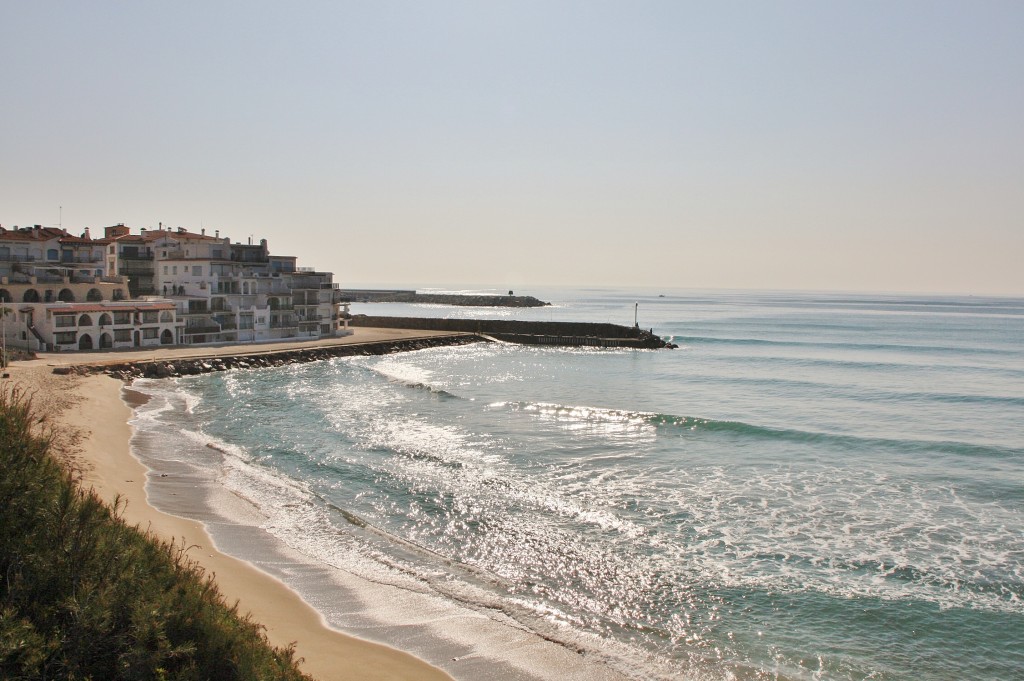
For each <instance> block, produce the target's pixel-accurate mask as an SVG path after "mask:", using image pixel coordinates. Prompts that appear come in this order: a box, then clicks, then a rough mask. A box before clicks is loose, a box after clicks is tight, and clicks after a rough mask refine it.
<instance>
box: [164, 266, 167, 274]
mask: <svg viewBox="0 0 1024 681" xmlns="http://www.w3.org/2000/svg"><path fill="white" fill-rule="evenodd" d="M164 274H167V265H164Z"/></svg>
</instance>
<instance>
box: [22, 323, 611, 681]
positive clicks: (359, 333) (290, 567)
mask: <svg viewBox="0 0 1024 681" xmlns="http://www.w3.org/2000/svg"><path fill="white" fill-rule="evenodd" d="M442 336H444V337H451V336H452V334H451V333H450V332H430V331H427V332H424V331H413V330H404V329H372V328H359V329H356V330H355V333H354V334H353V335H352V336H348V337H344V338H341V339H330V340H325V341H312V342H301V341H300V342H286V343H275V344H273V345H272V346H267V345H264V346H261V347H260V350H261V351H263V352H267V351H271V352H285V353H290V352H292V351H300V352H307V353H308V352H310V351H316V348H317V347H323V346H335V345H349V344H355V345H359V344H381V343H384V344H387V343H391V342H395V341H397V343H396V346H399V347H402V348H404V349H409V350H412V349H416V348H415V347H413V345H412V342H413V341H416V340H417V339H430V338H433V339H435V340H436V339H437V338H438V337H442ZM251 349H252V347H251V346H217V347H212V348H211V347H204V348H201V349H197V348H180V347H179V348H168V349H165V350H164V352H163V353H160V352H159V351H156V352H154V351H152V350H140V351H138V352H125V351H120V352H114V353H96V352H90V353H75V354H72V353H64V354H45V355H42V356H40V358H39V359H37V360H28V361H22V362H18V363H16V364H14V365H12V367H11V369H10V373H11V376H10V379H9V382H10V383H23V384H24V383H25V382H26V379H27V380H28V381H29V382H30V383H31V384H32V385H31V386H30V388H33V389H36V390H38V391H39V392H38V393H37V395H38V396H40V397H43V398H44V401H48V402H49V403H50V405H49V406H45V405H37V407H42V409H43V410H45V412H46V413H48V414H51V415H52V417H51V420H52V421H53V422H55V423H57V424H58V425H60V426H62V427H64V428H66V429H67V430H68V431H70V432H72V433H74V434H76V436H73V437H72V438H71V439H73V440H75V443H74V445H75V446H74V449H75V450H76V451H77V456H78V459H77V461H73V462H72V467H73V468H76V469H77V470H79V471H82V473H83V474H82V475H81V477H82V480H83V484H84V485H85V486H92V487H94V488H95V489H96V490H97V492H98V493H99V494H100V495H101V496H102V498H103V499H104V500H105V501H107V502H108V503H110V502H111V501H112V500H113V499H114V498H115V497H117V496H118V495H120V498H121V499H122V501H126V502H127V507H126V508H125V511H124V518H125V520H126V521H128V522H129V523H130V524H138V525H139V526H140V528H141V529H143V530H145V529H147V528H148V529H151V530H152V531H154V532H155V533H156V534H158V536H160V537H162V538H166V539H170V538H175V539H177V540H178V541H179V542H182V541H184V542H185V544H186V545H190V546H194V548H193V549H192V550H191V551H190V557H192V558H193V559H195V560H197V561H198V562H199V564H200V565H201V566H202V567H203V568H204V569H205V570H207V571H208V572H209V573H212V574H213V575H214V576H215V579H216V582H217V584H218V586H219V587H220V589H221V591H222V593H223V594H224V596H225V598H226V600H227V601H228V602H229V603H231V602H234V601H235V600H238V601H239V608H240V611H242V612H243V613H244V612H250V613H251V614H252V616H253V618H254V620H255V621H257V622H259V623H261V624H263V625H264V627H265V628H266V631H267V636H268V639H269V640H270V642H271V643H272V644H273V645H277V646H286V645H288V644H290V643H292V642H297V646H296V657H297V658H304V664H303V665H301V668H302V669H303V671H304V672H306V673H308V674H311V675H312V676H314V677H315V678H317V679H320V681H330V680H332V679H349V678H366V679H408V678H416V679H427V680H430V679H437V680H443V679H447V680H449V681H452V680H453V679H455V678H459V679H471V678H490V679H502V680H504V681H544V680H547V679H551V680H552V681H553V680H554V679H560V680H561V679H567V680H572V681H575V680H579V681H582V680H583V679H588V680H591V679H593V680H600V681H618V680H620V679H624V678H627V677H626V676H624V675H623V674H622V673H621V671H616V670H615V668H614V666H610V665H608V664H607V657H606V656H605V655H604V654H602V652H601V647H602V646H600V645H598V646H597V647H596V648H593V649H589V650H588V652H589V653H597V655H594V656H591V655H590V654H588V655H586V657H585V658H584V657H583V655H584V651H583V650H582V649H579V648H578V647H577V646H575V645H573V644H567V643H566V642H564V641H563V642H560V641H559V639H560V637H556V638H550V637H549V636H548V635H542V634H539V633H537V632H536V631H533V630H532V629H530V628H529V627H523V626H522V625H521V624H518V623H516V622H514V621H512V619H510V618H509V617H508V615H505V614H502V613H501V612H497V611H495V612H491V611H490V606H484V607H483V609H482V610H481V609H475V608H471V607H467V606H466V604H452V603H449V604H448V605H443V606H440V607H438V606H437V603H438V602H439V600H443V597H441V599H439V598H438V596H439V594H430V593H418V590H413V591H408V590H406V589H405V588H402V587H398V586H391V587H387V586H385V587H384V588H383V589H379V588H377V587H379V586H380V585H379V584H376V583H375V582H374V581H372V580H370V581H367V580H366V579H365V578H364V577H358V576H354V575H350V574H348V573H347V572H345V571H344V570H343V569H338V568H335V567H333V566H331V565H330V564H327V563H320V562H318V561H316V560H314V559H311V558H309V557H308V556H305V555H303V554H301V553H300V552H296V551H295V550H294V549H291V548H289V547H288V546H287V543H286V542H282V541H281V539H280V538H278V537H275V536H273V534H272V533H271V532H269V531H267V530H265V529H263V528H262V527H261V522H260V521H259V519H258V518H256V516H257V515H259V511H258V509H256V508H255V506H253V507H252V508H248V507H246V505H247V504H250V503H251V502H250V501H249V500H246V499H244V498H242V497H235V496H234V495H233V494H232V493H230V492H226V491H225V490H224V489H223V488H222V487H221V486H220V485H219V484H218V483H217V481H216V480H213V479H211V478H208V477H205V478H204V477H203V476H202V475H196V473H195V471H192V470H190V469H191V464H189V463H186V462H184V461H183V460H180V459H177V458H176V457H177V455H176V454H175V451H176V450H173V449H172V450H167V449H166V448H162V447H159V446H158V447H157V448H156V449H154V448H153V447H152V446H151V445H150V446H149V447H147V446H146V445H144V444H142V445H136V444H135V443H134V442H133V440H132V437H133V435H134V433H135V432H136V428H135V427H134V426H133V425H131V423H130V421H132V420H133V419H134V418H136V417H137V414H138V413H139V412H138V408H139V407H142V408H143V409H145V405H146V404H147V402H148V401H149V400H150V399H151V397H150V395H148V394H147V392H146V390H145V388H141V387H133V385H134V386H138V384H130V383H128V380H131V379H133V378H134V377H129V376H121V375H119V374H118V373H117V372H108V371H105V368H110V367H111V365H115V364H123V363H125V362H134V363H138V364H144V363H151V364H160V363H167V362H173V363H175V364H179V365H180V364H181V362H178V361H177V360H180V359H183V360H190V361H191V360H205V359H208V360H210V363H211V364H215V363H216V360H217V358H225V357H229V356H240V355H245V354H246V352H245V351H246V350H249V351H251ZM327 349H328V350H330V348H327ZM334 350H337V351H339V352H342V354H362V353H359V352H356V353H351V352H348V351H347V350H343V349H338V348H334ZM370 354H377V353H370ZM301 361H305V360H301ZM76 365H77V366H76ZM254 368H255V367H254ZM55 370H58V371H55ZM204 373H205V372H204ZM111 374H113V375H111ZM147 380H149V379H147ZM162 383H163V381H161V380H158V384H162ZM138 432H140V433H142V432H145V431H144V430H143V431H138ZM137 446H138V447H141V449H139V450H136V447H137ZM204 446H209V443H207V444H206V445H204ZM210 449H212V450H214V451H219V450H217V448H216V447H210ZM150 450H152V451H150ZM164 451H168V452H169V453H170V454H171V455H170V456H169V457H167V458H164V457H162V456H161V452H164ZM221 454H222V455H224V456H227V454H226V453H225V452H221ZM225 501H227V502H228V503H227V506H229V507H230V512H226V511H224V503H223V502H225ZM222 511H224V512H223V513H222ZM197 537H198V538H199V539H196V538H197ZM218 547H219V548H218ZM367 587H369V588H370V591H369V592H367V591H366V588H367ZM456 600H458V599H456ZM432 603H433V605H432ZM339 607H340V608H341V610H339ZM271 623H272V624H271ZM452 674H457V676H452Z"/></svg>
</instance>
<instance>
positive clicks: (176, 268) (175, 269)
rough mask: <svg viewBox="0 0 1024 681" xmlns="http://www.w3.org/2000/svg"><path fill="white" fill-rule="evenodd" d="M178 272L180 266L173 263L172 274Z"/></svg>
mask: <svg viewBox="0 0 1024 681" xmlns="http://www.w3.org/2000/svg"><path fill="white" fill-rule="evenodd" d="M177 273H178V266H177V265H172V266H171V274H177Z"/></svg>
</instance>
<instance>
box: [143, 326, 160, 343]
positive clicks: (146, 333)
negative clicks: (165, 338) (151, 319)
mask: <svg viewBox="0 0 1024 681" xmlns="http://www.w3.org/2000/svg"><path fill="white" fill-rule="evenodd" d="M142 337H143V338H145V339H146V340H152V339H154V338H159V337H160V329H158V328H156V327H154V328H152V329H143V330H142Z"/></svg>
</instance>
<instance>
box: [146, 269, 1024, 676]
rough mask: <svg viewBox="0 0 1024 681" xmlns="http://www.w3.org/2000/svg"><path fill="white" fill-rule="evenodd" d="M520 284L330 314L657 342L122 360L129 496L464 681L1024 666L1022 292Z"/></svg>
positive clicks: (953, 671) (980, 670)
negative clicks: (140, 464)
mask: <svg viewBox="0 0 1024 681" xmlns="http://www.w3.org/2000/svg"><path fill="white" fill-rule="evenodd" d="M422 291H427V292H466V293H480V292H481V291H479V290H464V291H462V290H458V289H451V288H447V289H437V290H429V289H422ZM483 292H489V293H498V292H497V291H488V290H484V291H483ZM519 293H525V294H530V295H536V296H537V297H539V298H542V299H544V300H548V301H551V303H552V305H551V306H548V307H543V308H533V309H509V308H486V309H480V308H457V307H449V306H426V305H405V304H361V303H355V304H353V306H352V313H353V314H386V315H400V316H426V317H470V318H502V319H510V318H511V319H536V320H545V321H548V320H555V321H560V320H563V321H595V322H615V323H620V324H624V325H627V326H631V325H633V324H634V323H637V324H639V326H641V327H642V328H645V329H652V330H653V332H654V333H655V334H657V335H659V336H661V337H663V338H664V339H666V340H668V341H671V342H672V343H675V344H677V345H678V348H677V349H664V350H626V349H594V348H586V349H584V348H558V347H537V346H532V347H531V346H521V345H512V344H505V343H476V344H472V345H467V346H459V347H442V348H434V349H426V350H419V351H414V352H404V353H398V354H391V355H384V356H359V357H346V358H338V359H333V360H329V361H319V362H312V363H308V364H294V365H288V366H283V367H279V368H261V369H252V370H234V371H228V372H221V373H214V374H208V375H203V376H195V377H187V378H177V379H165V380H139V381H137V382H136V383H135V384H134V386H133V388H134V389H135V390H137V391H140V392H143V393H145V394H146V395H148V396H149V399H148V401H147V402H145V404H142V405H140V406H138V407H137V409H136V412H135V416H134V420H133V424H134V428H135V435H134V438H133V449H134V451H135V453H136V455H137V456H139V457H140V458H141V459H142V460H143V461H144V462H145V463H146V464H147V465H148V466H149V467H150V469H151V473H150V477H149V483H148V490H149V494H150V497H151V500H152V501H153V503H154V504H155V505H157V506H159V507H162V508H164V509H165V510H169V511H171V512H174V513H178V514H180V515H186V516H190V517H195V518H198V519H200V520H202V521H203V522H205V523H206V524H207V527H209V528H210V530H211V532H212V534H213V537H214V540H215V542H216V543H217V545H218V547H220V548H221V549H222V550H225V551H227V552H229V553H233V554H235V555H238V556H240V557H242V558H245V559H246V560H249V561H251V562H253V563H254V564H256V565H257V566H259V567H260V568H261V569H264V570H266V571H268V572H269V573H271V574H273V575H274V576H276V577H278V578H279V579H281V580H283V581H284V582H285V583H287V584H289V585H291V586H292V587H293V588H295V589H296V590H297V591H298V592H299V593H300V594H302V595H303V597H304V598H306V600H307V601H308V602H310V603H311V604H312V605H313V606H314V607H315V608H317V609H318V610H319V611H320V612H321V613H322V614H323V616H324V618H325V620H326V621H327V622H328V623H330V624H331V625H332V626H334V627H337V628H339V629H341V630H343V631H347V632H349V633H353V634H355V635H358V636H361V637H364V638H368V639H371V640H377V641H382V642H385V643H388V644H391V645H394V646H396V647H398V648H401V649H404V650H409V651H411V652H413V653H414V654H416V655H418V656H420V657H423V658H424V659H427V660H428V661H430V662H431V663H433V664H436V665H438V666H440V667H442V668H443V669H445V670H446V671H448V673H450V674H451V675H452V676H454V677H455V678H456V679H523V680H529V679H602V678H607V679H619V678H624V679H695V680H725V679H792V680H811V679H839V680H854V679H858V680H859V679H876V680H890V679H892V680H895V679H914V680H917V681H922V680H924V681H928V680H940V679H942V680H945V679H950V680H952V679H974V680H979V679H1008V680H1009V679H1024V299H1013V298H990V297H977V296H952V295H949V296H912V295H866V294H842V293H804V292H801V293H793V292H752V291H677V290H628V289H627V290H623V289H601V288H588V289H550V290H533V291H520V292H519Z"/></svg>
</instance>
